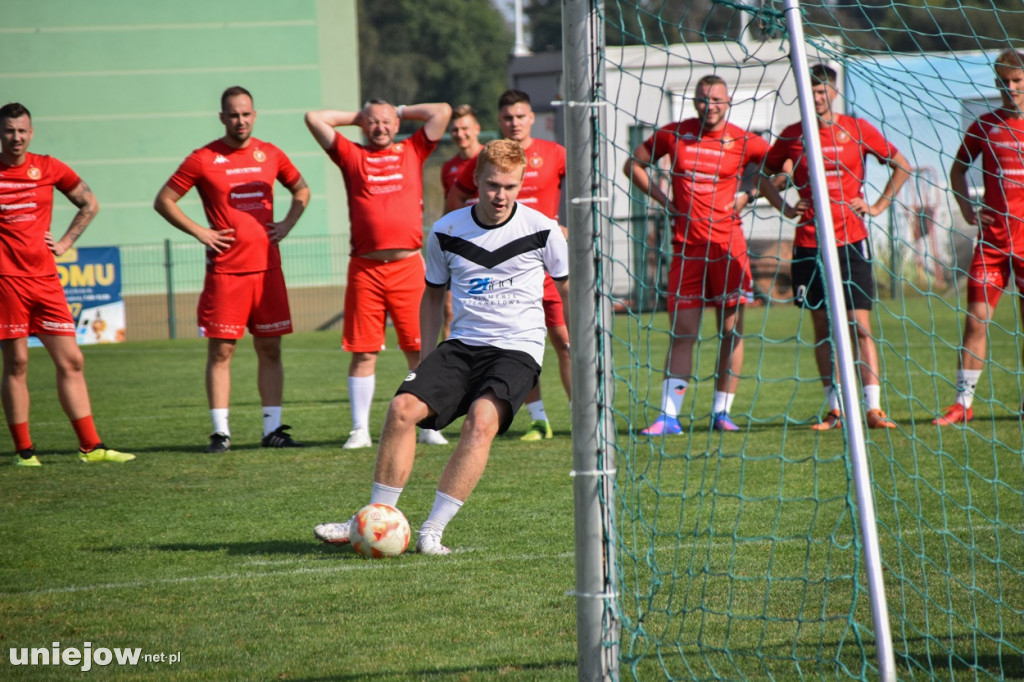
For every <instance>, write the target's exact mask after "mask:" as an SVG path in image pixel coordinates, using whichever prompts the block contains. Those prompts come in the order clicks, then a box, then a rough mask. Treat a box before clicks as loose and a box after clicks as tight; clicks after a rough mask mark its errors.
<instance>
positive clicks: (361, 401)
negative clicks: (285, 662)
mask: <svg viewBox="0 0 1024 682" xmlns="http://www.w3.org/2000/svg"><path fill="white" fill-rule="evenodd" d="M376 386H377V375H375V374H371V375H370V376H368V377H349V378H348V401H349V408H350V409H351V410H352V430H353V431H354V430H356V429H366V430H367V431H369V430H370V406H371V405H372V404H373V391H374V389H375V388H376Z"/></svg>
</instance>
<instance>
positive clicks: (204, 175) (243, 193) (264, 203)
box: [153, 85, 309, 453]
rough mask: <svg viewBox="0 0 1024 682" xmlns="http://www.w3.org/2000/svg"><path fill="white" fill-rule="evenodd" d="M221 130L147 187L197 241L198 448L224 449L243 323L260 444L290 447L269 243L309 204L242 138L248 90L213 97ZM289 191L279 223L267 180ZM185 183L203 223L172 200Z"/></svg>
mask: <svg viewBox="0 0 1024 682" xmlns="http://www.w3.org/2000/svg"><path fill="white" fill-rule="evenodd" d="M220 104H221V111H220V122H221V123H222V124H223V125H224V136H223V137H221V138H219V139H217V140H214V141H213V142H211V143H209V144H208V145H206V146H205V147H202V148H200V149H197V150H195V151H193V152H192V153H191V154H190V155H189V156H188V157H187V158H186V159H185V160H184V161H183V162H182V164H181V166H180V167H179V168H178V170H177V171H175V173H174V175H172V176H171V178H170V179H169V180H168V181H167V184H166V185H164V187H163V188H162V189H161V190H160V192H159V193H158V194H157V197H156V201H155V203H154V205H153V208H154V209H156V212H157V213H159V214H160V215H161V216H163V217H164V219H165V220H167V222H169V223H170V224H171V225H173V226H174V227H176V228H178V229H179V230H181V231H182V232H184V233H186V234H189V235H191V236H193V237H195V238H196V240H198V241H199V243H201V244H203V245H204V246H205V247H206V279H205V281H204V283H203V292H202V294H201V295H200V297H199V306H198V310H197V317H198V322H199V330H200V333H201V334H202V335H203V336H205V337H206V338H208V339H209V342H208V344H207V356H206V395H207V399H208V401H209V406H210V418H211V420H212V421H213V434H211V435H210V443H209V445H208V446H207V448H206V451H207V452H213V453H220V452H227V451H228V450H229V449H230V448H231V429H230V427H229V425H228V407H229V403H230V399H231V359H232V358H233V357H234V355H235V346H236V344H237V342H238V339H240V338H242V335H243V334H245V329H246V327H248V328H249V332H250V333H251V334H252V337H253V348H255V349H256V358H257V362H258V365H257V385H258V387H259V393H260V399H261V402H262V405H263V410H262V413H263V438H262V440H261V444H262V445H263V447H270V448H291V447H299V446H300V444H299V443H297V442H295V441H294V440H293V439H292V437H291V435H290V434H289V433H288V429H290V428H291V427H290V426H287V425H282V424H281V400H282V396H283V394H284V366H283V364H282V362H281V336H282V335H284V334H290V333H291V332H292V322H291V312H290V310H289V307H288V292H287V290H286V289H285V283H284V273H283V272H282V270H281V251H280V248H279V247H278V242H280V241H281V240H282V239H284V238H285V237H286V236H287V235H288V233H289V232H291V230H292V228H293V227H294V226H295V223H296V222H297V221H298V219H299V216H301V215H302V212H303V211H304V210H305V209H306V204H307V203H309V188H308V187H307V186H306V181H305V180H303V179H302V175H301V174H300V173H299V171H298V170H297V169H296V168H295V166H294V165H292V162H291V161H290V160H289V159H288V157H287V156H285V154H284V152H282V151H281V150H280V149H278V148H277V147H275V146H274V145H272V144H270V143H269V142H264V141H263V140H259V139H256V138H255V137H253V136H252V128H253V124H255V122H256V110H255V109H254V108H253V101H252V95H250V94H249V91H248V90H246V89H245V88H243V87H241V86H237V85H236V86H234V87H230V88H228V89H227V90H225V91H224V93H223V94H222V95H221V99H220ZM275 181H278V182H280V183H281V184H282V185H284V186H285V188H286V189H287V190H288V191H289V192H291V195H292V202H291V205H290V206H289V208H288V213H287V215H286V216H285V217H284V219H283V220H281V221H279V222H274V182H275ZM192 187H195V188H196V190H197V191H198V192H199V197H200V198H201V199H202V201H203V209H204V211H205V212H206V220H207V222H208V223H209V227H206V226H204V225H200V224H199V223H197V222H196V221H194V220H193V219H192V218H190V217H188V216H187V215H185V213H184V212H183V211H182V210H181V208H179V207H178V201H180V200H181V198H182V197H183V196H184V195H185V194H186V193H187V192H188V191H189V190H190V189H192Z"/></svg>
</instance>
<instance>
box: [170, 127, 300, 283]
mask: <svg viewBox="0 0 1024 682" xmlns="http://www.w3.org/2000/svg"><path fill="white" fill-rule="evenodd" d="M301 177H302V176H301V175H300V173H299V171H298V169H296V168H295V166H294V165H292V162H291V161H290V160H289V159H288V157H287V156H285V154H284V152H282V151H281V150H280V149H278V148H277V147H275V146H274V145H272V144H270V143H269V142H263V141H262V140H257V139H256V138H254V137H253V138H250V139H249V144H248V145H247V146H245V147H244V148H242V149H235V148H233V147H229V146H228V145H226V144H224V142H222V141H221V140H214V141H213V142H211V143H210V144H208V145H206V146H205V147H202V148H201V149H196V150H195V151H193V152H192V153H191V154H189V155H188V156H187V157H186V158H185V160H184V161H183V162H182V163H181V166H179V167H178V170H176V171H175V172H174V175H172V176H171V178H170V180H168V181H167V186H168V187H170V188H171V189H173V190H174V191H175V192H177V193H178V194H181V195H184V194H185V193H186V192H188V191H189V190H190V189H192V187H195V188H196V191H198V192H199V198H200V199H202V201H203V210H204V211H206V220H207V222H209V226H210V227H211V228H212V229H216V230H224V229H229V228H230V229H234V231H235V233H234V237H235V241H234V242H232V243H231V246H229V247H228V248H227V249H226V250H224V251H223V252H222V253H217V252H216V251H213V250H212V249H207V251H206V268H207V270H208V271H209V272H218V273H242V272H263V271H266V270H271V269H273V268H279V267H281V251H280V249H279V248H278V246H277V244H276V243H273V242H271V241H270V235H269V232H268V231H267V227H266V226H267V224H268V223H272V222H274V181H275V180H279V181H280V182H281V184H282V185H284V186H285V187H289V188H291V187H294V186H295V183H297V182H298V181H299V179H300V178H301Z"/></svg>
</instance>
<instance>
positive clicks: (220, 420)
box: [210, 407, 231, 436]
mask: <svg viewBox="0 0 1024 682" xmlns="http://www.w3.org/2000/svg"><path fill="white" fill-rule="evenodd" d="M210 420H211V421H212V422H213V432H214V433H223V434H224V435H225V436H230V435H231V429H229V428H228V408H226V407H215V408H213V409H212V410H210Z"/></svg>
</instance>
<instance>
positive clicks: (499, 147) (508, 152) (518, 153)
mask: <svg viewBox="0 0 1024 682" xmlns="http://www.w3.org/2000/svg"><path fill="white" fill-rule="evenodd" d="M487 164H490V165H492V166H494V167H495V168H497V169H498V170H499V171H501V172H502V173H512V172H515V171H517V170H523V171H525V170H526V154H525V153H524V152H523V148H522V147H520V146H519V143H518V142H516V141H515V140H491V141H490V142H488V143H487V144H485V145H484V148H483V149H481V150H480V156H479V157H478V158H477V162H476V175H477V177H478V178H479V177H480V174H481V173H482V172H483V170H482V169H483V167H484V166H485V165H487Z"/></svg>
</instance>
